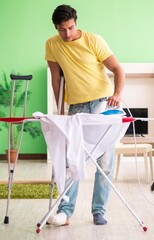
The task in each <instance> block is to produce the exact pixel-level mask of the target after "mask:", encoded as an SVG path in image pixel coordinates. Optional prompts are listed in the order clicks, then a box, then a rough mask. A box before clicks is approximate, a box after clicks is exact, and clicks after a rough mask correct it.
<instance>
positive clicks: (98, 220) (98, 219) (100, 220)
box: [93, 213, 107, 225]
mask: <svg viewBox="0 0 154 240" xmlns="http://www.w3.org/2000/svg"><path fill="white" fill-rule="evenodd" d="M93 220H94V224H95V225H105V224H107V221H106V219H105V218H104V217H103V214H101V213H96V214H94V216H93Z"/></svg>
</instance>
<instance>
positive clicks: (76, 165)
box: [33, 112, 86, 193]
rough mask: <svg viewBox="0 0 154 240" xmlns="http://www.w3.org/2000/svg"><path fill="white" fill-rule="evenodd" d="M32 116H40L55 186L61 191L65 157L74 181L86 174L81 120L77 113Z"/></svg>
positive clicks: (62, 188)
mask: <svg viewBox="0 0 154 240" xmlns="http://www.w3.org/2000/svg"><path fill="white" fill-rule="evenodd" d="M33 116H34V117H40V120H41V126H42V131H43V133H44V137H45V140H46V143H47V145H48V149H49V152H50V154H51V156H52V158H53V159H54V161H53V166H54V175H55V180H56V183H57V187H58V190H59V193H62V192H63V190H64V189H65V180H66V159H67V164H68V167H69V168H70V172H71V175H72V179H73V180H74V181H75V180H79V179H80V178H83V177H85V176H86V173H85V150H84V147H83V146H84V140H83V131H82V122H81V120H80V118H79V115H78V114H76V115H73V116H59V115H58V116H49V115H43V114H42V113H38V112H37V113H34V114H33Z"/></svg>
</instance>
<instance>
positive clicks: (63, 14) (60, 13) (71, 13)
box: [52, 4, 77, 25]
mask: <svg viewBox="0 0 154 240" xmlns="http://www.w3.org/2000/svg"><path fill="white" fill-rule="evenodd" d="M72 18H73V19H74V21H75V22H76V20H77V11H76V10H75V9H74V8H72V7H71V6H69V5H65V4H63V5H60V6H58V7H57V8H56V9H55V10H54V12H53V14H52V22H53V23H54V24H55V25H60V24H61V23H62V22H66V21H68V20H70V19H72Z"/></svg>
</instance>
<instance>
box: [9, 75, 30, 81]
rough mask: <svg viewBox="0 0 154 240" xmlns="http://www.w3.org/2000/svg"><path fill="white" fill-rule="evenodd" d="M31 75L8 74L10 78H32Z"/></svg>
mask: <svg viewBox="0 0 154 240" xmlns="http://www.w3.org/2000/svg"><path fill="white" fill-rule="evenodd" d="M32 77H33V76H32V75H14V74H10V78H11V79H12V80H31V79H32Z"/></svg>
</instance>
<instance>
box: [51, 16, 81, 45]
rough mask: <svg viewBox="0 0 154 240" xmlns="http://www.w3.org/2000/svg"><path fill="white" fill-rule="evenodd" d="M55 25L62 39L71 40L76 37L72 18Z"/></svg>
mask: <svg viewBox="0 0 154 240" xmlns="http://www.w3.org/2000/svg"><path fill="white" fill-rule="evenodd" d="M55 27H56V29H57V31H58V32H59V35H60V36H61V38H62V39H63V41H65V42H71V41H73V40H75V39H76V37H77V31H76V23H75V21H74V19H73V18H72V19H70V20H68V21H66V22H62V23H61V24H60V25H56V26H55Z"/></svg>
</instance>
